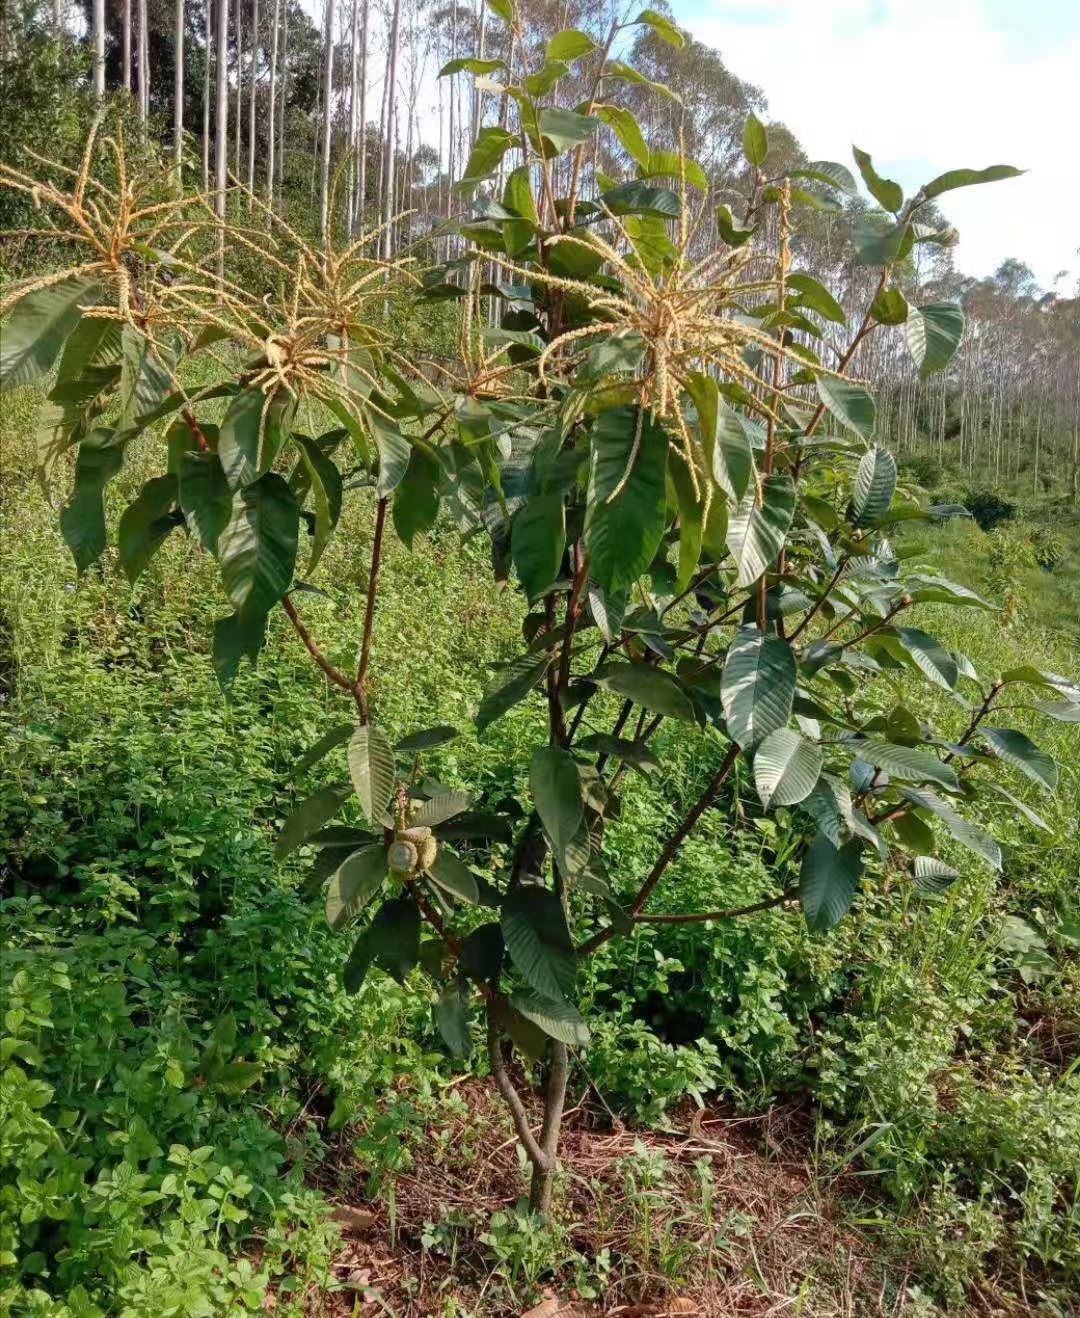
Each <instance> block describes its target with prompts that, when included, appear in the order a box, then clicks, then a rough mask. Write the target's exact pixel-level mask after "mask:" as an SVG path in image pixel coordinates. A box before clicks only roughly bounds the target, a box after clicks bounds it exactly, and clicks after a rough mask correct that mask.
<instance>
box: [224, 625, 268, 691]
mask: <svg viewBox="0 0 1080 1318" xmlns="http://www.w3.org/2000/svg"><path fill="white" fill-rule="evenodd" d="M266 616H267V615H266V614H265V613H263V614H258V615H256V616H254V617H241V616H240V614H239V613H230V614H229V615H228V617H226V618H218V620H217V622H215V623H214V648H213V660H214V672H215V673H216V674H217V678H218V681H219V682H220V683H221V685H222V686H228V684H229V683H230V682H231V681H232V680H233V678H234V677H235V676H236V674H237V673H238V672H239V671H240V662H241V660H243V659H250V660H251V662H252V663H254V662H255V661H256V660H257V659H258V657H259V651H260V650H261V649H262V647H263V644H264V643H265V641H266Z"/></svg>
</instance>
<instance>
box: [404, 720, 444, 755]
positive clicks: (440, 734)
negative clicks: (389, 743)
mask: <svg viewBox="0 0 1080 1318" xmlns="http://www.w3.org/2000/svg"><path fill="white" fill-rule="evenodd" d="M457 735H458V730H457V728H453V727H451V726H450V725H449V724H448V723H439V724H437V725H436V726H435V727H433V728H423V729H421V730H420V731H418V732H410V733H409V735H408V736H407V737H402V739H401V740H400V741H399V742H398V743H397V745H396V746H395V747H394V749H395V750H396V751H401V752H402V754H406V755H407V754H413V753H415V752H416V751H429V750H432V749H433V748H434V747H435V746H442V745H443V744H444V743H445V742H448V741H453V740H454V738H455V737H456V736H457Z"/></svg>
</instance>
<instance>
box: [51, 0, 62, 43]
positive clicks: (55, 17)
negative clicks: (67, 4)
mask: <svg viewBox="0 0 1080 1318" xmlns="http://www.w3.org/2000/svg"><path fill="white" fill-rule="evenodd" d="M52 23H53V36H56V37H58V36H59V35H60V33H61V32H62V31H63V30H64V0H53V11H52Z"/></svg>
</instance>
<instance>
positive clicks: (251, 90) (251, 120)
mask: <svg viewBox="0 0 1080 1318" xmlns="http://www.w3.org/2000/svg"><path fill="white" fill-rule="evenodd" d="M177 3H179V0H177ZM252 4H253V7H252V10H251V78H250V80H249V84H248V97H249V98H250V99H249V102H248V175H247V185H248V192H250V193H252V194H254V192H255V91H256V88H257V87H258V83H259V0H252ZM253 204H254V203H253V201H252V198H251V197H248V210H251V207H252V205H253Z"/></svg>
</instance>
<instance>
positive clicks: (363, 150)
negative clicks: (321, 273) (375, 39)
mask: <svg viewBox="0 0 1080 1318" xmlns="http://www.w3.org/2000/svg"><path fill="white" fill-rule="evenodd" d="M360 24H361V30H360V145H359V148H358V149H359V152H360V161H359V165H358V168H357V171H356V213H357V217H358V219H359V221H360V232H361V233H363V232H364V211H365V209H366V208H367V47H368V0H363V8H362V9H361V18H360Z"/></svg>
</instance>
